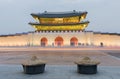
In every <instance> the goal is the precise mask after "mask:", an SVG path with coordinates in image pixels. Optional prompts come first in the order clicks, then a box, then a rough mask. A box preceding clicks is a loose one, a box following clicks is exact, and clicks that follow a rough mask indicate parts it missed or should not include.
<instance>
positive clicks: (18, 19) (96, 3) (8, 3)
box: [0, 0, 120, 35]
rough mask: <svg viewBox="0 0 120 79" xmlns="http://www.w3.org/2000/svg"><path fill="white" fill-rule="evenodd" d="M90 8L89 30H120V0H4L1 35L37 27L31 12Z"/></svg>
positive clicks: (0, 11) (0, 0)
mask: <svg viewBox="0 0 120 79" xmlns="http://www.w3.org/2000/svg"><path fill="white" fill-rule="evenodd" d="M73 10H76V11H87V12H88V15H87V18H86V20H89V21H90V24H89V25H88V27H87V28H86V30H88V31H89V30H90V31H95V32H98V31H99V32H110V33H116V32H117V33H120V22H119V21H120V0H0V35H2V34H14V33H22V32H28V31H33V30H34V29H33V28H32V27H31V26H30V25H28V23H29V22H35V20H34V19H33V18H32V16H31V15H30V14H31V13H39V12H40V13H42V12H44V11H48V12H64V11H73Z"/></svg>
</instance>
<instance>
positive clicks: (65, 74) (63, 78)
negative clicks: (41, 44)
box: [0, 64, 120, 79]
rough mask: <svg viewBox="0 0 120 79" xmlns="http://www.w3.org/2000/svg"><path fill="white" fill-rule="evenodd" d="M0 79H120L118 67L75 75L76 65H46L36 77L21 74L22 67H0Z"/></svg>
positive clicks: (104, 67) (119, 68)
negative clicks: (92, 73)
mask: <svg viewBox="0 0 120 79" xmlns="http://www.w3.org/2000/svg"><path fill="white" fill-rule="evenodd" d="M0 79H120V67H119V66H98V73H97V74H94V75H84V74H79V73H77V66H76V65H46V69H45V72H44V73H43V74H37V75H27V74H24V73H23V69H22V65H10V64H9V65H0Z"/></svg>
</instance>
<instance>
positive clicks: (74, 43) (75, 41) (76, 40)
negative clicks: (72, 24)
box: [70, 37, 78, 46]
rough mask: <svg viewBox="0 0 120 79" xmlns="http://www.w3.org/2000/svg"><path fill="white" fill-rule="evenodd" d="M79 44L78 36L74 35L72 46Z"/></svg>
mask: <svg viewBox="0 0 120 79" xmlns="http://www.w3.org/2000/svg"><path fill="white" fill-rule="evenodd" d="M77 45H78V39H77V38H76V37H72V38H71V39H70V46H77Z"/></svg>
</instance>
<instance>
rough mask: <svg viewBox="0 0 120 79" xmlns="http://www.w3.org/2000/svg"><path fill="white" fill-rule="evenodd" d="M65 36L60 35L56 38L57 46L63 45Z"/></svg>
mask: <svg viewBox="0 0 120 79" xmlns="http://www.w3.org/2000/svg"><path fill="white" fill-rule="evenodd" d="M63 42H64V41H63V38H62V37H60V36H58V37H56V38H55V46H63Z"/></svg>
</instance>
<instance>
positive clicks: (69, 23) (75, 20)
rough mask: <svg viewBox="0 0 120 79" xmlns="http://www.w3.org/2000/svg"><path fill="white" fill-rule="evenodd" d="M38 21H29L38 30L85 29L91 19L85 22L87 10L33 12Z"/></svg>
mask: <svg viewBox="0 0 120 79" xmlns="http://www.w3.org/2000/svg"><path fill="white" fill-rule="evenodd" d="M31 15H32V16H33V18H35V19H36V20H37V23H29V24H30V25H32V26H33V27H34V28H35V30H36V31H38V30H45V31H47V30H49V31H50V30H52V31H53V30H61V31H62V30H84V29H85V28H86V27H87V25H88V23H89V21H86V22H84V21H83V20H84V19H85V18H86V15H87V12H77V11H75V10H73V11H72V12H57V13H56V12H47V11H45V12H44V13H38V14H35V13H32V14H31Z"/></svg>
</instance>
